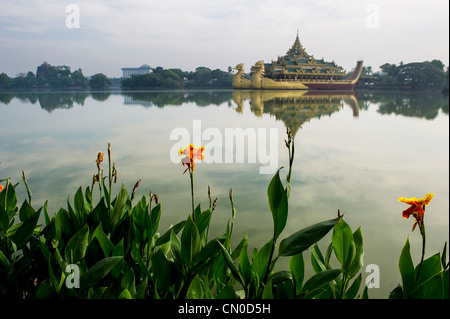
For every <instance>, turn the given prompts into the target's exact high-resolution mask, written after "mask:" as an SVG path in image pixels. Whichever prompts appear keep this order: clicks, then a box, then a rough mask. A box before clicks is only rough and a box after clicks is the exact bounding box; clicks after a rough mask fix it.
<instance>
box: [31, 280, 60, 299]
mask: <svg viewBox="0 0 450 319" xmlns="http://www.w3.org/2000/svg"><path fill="white" fill-rule="evenodd" d="M55 295H56V292H55V291H54V290H53V288H52V286H50V285H49V284H47V283H45V282H41V283H40V284H39V287H38V289H37V291H36V294H35V295H34V297H35V298H36V299H51V298H53V297H55Z"/></svg>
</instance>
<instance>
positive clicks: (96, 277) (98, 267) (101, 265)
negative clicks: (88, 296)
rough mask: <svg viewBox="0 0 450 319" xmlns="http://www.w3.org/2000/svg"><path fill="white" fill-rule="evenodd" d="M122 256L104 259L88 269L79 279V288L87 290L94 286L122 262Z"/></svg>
mask: <svg viewBox="0 0 450 319" xmlns="http://www.w3.org/2000/svg"><path fill="white" fill-rule="evenodd" d="M122 258H123V257H122V256H114V257H106V258H104V259H102V260H100V261H99V262H97V263H96V264H95V265H93V266H92V267H91V268H89V269H88V271H87V272H85V273H84V274H83V275H81V277H80V288H82V289H87V288H89V287H92V286H95V285H96V284H97V283H98V282H99V281H100V280H101V279H102V278H103V277H105V276H106V275H107V274H108V273H109V272H110V271H111V270H112V269H113V268H114V266H116V265H117V264H118V263H119V261H121V260H122Z"/></svg>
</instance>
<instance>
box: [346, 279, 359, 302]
mask: <svg viewBox="0 0 450 319" xmlns="http://www.w3.org/2000/svg"><path fill="white" fill-rule="evenodd" d="M361 282H362V278H361V274H359V276H358V277H356V279H355V280H354V281H353V284H352V285H351V286H350V288H348V289H347V291H346V292H345V296H344V299H355V297H356V295H357V294H358V291H359V288H360V287H361Z"/></svg>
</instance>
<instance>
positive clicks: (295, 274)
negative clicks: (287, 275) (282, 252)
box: [289, 253, 305, 295]
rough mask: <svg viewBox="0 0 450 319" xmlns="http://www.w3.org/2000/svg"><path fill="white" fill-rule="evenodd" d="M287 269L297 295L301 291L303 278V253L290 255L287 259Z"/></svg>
mask: <svg viewBox="0 0 450 319" xmlns="http://www.w3.org/2000/svg"><path fill="white" fill-rule="evenodd" d="M289 270H290V271H291V274H292V279H293V282H294V286H295V292H296V294H297V295H299V294H300V293H301V292H302V287H303V279H304V278H305V262H304V259H303V254H302V253H300V254H297V255H294V256H292V257H291V260H290V261H289Z"/></svg>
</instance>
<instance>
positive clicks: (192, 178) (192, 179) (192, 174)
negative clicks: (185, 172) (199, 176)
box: [189, 170, 195, 221]
mask: <svg viewBox="0 0 450 319" xmlns="http://www.w3.org/2000/svg"><path fill="white" fill-rule="evenodd" d="M189 176H190V177H191V198H192V221H195V220H194V218H195V217H194V210H195V208H194V173H193V172H192V171H191V170H189Z"/></svg>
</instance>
